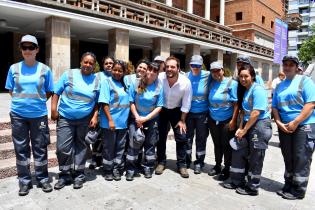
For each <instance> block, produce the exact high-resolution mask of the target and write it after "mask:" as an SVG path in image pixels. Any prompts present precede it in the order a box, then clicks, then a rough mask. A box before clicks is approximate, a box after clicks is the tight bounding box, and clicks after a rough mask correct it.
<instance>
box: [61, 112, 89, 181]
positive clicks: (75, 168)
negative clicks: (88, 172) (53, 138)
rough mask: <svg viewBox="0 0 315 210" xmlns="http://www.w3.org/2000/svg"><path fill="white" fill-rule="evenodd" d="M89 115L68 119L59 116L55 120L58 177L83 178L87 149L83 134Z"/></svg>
mask: <svg viewBox="0 0 315 210" xmlns="http://www.w3.org/2000/svg"><path fill="white" fill-rule="evenodd" d="M90 119H91V117H90V116H87V117H85V118H82V119H78V120H69V119H67V118H64V117H62V116H61V117H60V119H59V120H58V121H57V152H56V153H57V158H58V163H59V170H60V174H59V179H65V180H69V179H71V176H73V178H74V179H75V180H84V179H85V174H84V169H85V163H86V158H87V157H86V154H87V151H88V147H87V144H86V143H85V136H86V134H87V132H88V125H89V122H90Z"/></svg>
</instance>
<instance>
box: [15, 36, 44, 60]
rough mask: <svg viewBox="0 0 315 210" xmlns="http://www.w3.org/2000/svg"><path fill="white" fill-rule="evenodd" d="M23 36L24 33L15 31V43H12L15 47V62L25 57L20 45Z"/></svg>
mask: <svg viewBox="0 0 315 210" xmlns="http://www.w3.org/2000/svg"><path fill="white" fill-rule="evenodd" d="M22 36H23V35H22V34H20V33H16V32H13V43H12V45H13V46H12V47H13V49H14V50H13V61H14V63H16V62H19V61H20V60H22V59H23V56H22V53H21V51H20V46H19V44H20V41H21V38H22ZM39 50H41V49H39Z"/></svg>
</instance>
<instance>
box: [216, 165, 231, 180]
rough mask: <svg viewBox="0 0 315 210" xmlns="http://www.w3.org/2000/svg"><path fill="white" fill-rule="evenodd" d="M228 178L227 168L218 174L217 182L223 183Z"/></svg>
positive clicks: (228, 171) (228, 170)
mask: <svg viewBox="0 0 315 210" xmlns="http://www.w3.org/2000/svg"><path fill="white" fill-rule="evenodd" d="M229 177H230V169H229V168H224V169H223V170H222V172H221V173H220V175H219V177H218V180H219V181H225V180H227V179H228V178H229Z"/></svg>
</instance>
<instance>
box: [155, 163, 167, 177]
mask: <svg viewBox="0 0 315 210" xmlns="http://www.w3.org/2000/svg"><path fill="white" fill-rule="evenodd" d="M164 170H165V165H163V164H158V166H157V167H156V168H155V174H156V175H161V174H163V171H164Z"/></svg>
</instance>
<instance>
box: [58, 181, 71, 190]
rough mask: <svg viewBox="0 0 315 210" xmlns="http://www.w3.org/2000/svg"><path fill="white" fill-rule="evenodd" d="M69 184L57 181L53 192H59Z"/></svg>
mask: <svg viewBox="0 0 315 210" xmlns="http://www.w3.org/2000/svg"><path fill="white" fill-rule="evenodd" d="M69 184H71V182H67V181H66V180H64V179H58V182H57V183H56V184H55V186H54V189H55V190H60V189H62V188H64V187H65V186H66V185H69Z"/></svg>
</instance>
